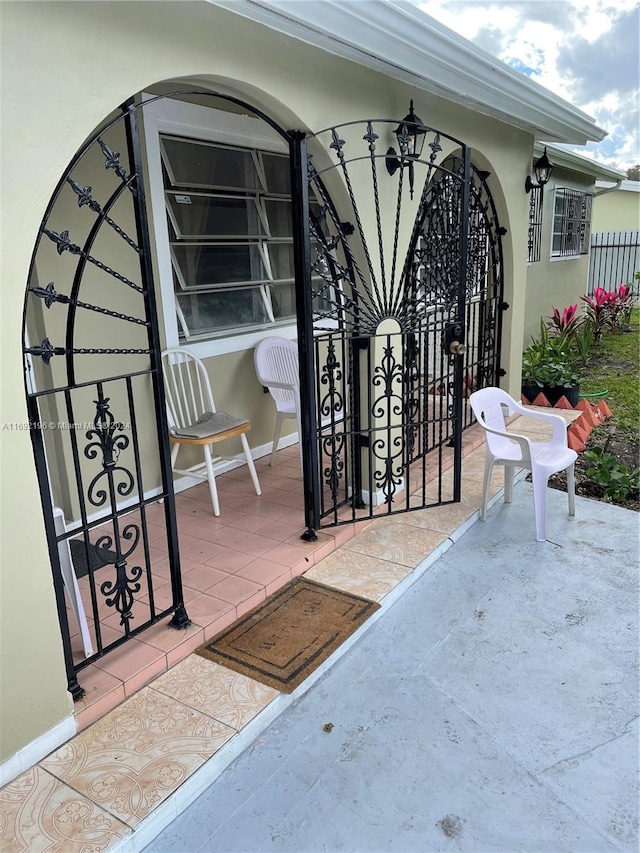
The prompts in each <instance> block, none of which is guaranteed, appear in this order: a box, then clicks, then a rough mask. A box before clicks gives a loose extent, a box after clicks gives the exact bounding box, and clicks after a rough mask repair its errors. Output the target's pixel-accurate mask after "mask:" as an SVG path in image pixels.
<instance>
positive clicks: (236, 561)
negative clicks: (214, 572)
mask: <svg viewBox="0 0 640 853" xmlns="http://www.w3.org/2000/svg"><path fill="white" fill-rule="evenodd" d="M255 559H256V558H255V555H254V554H248V553H246V552H245V551H236V550H231V549H230V548H227V549H226V550H225V551H224V552H223V553H221V554H217V555H216V556H215V557H213V559H211V560H207V562H206V564H205V565H207V566H212V567H213V568H215V569H219V570H220V571H221V572H225V573H227V574H232V575H234V574H236V573H237V572H238V571H239V570H240V569H242V568H244V567H245V566H247V565H248V564H249V563H251V562H253V560H255Z"/></svg>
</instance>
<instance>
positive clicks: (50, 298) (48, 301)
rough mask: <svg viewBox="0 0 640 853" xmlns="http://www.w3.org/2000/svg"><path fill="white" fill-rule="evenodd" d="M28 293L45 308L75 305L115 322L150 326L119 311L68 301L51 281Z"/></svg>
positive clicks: (77, 301) (146, 321) (146, 322)
mask: <svg viewBox="0 0 640 853" xmlns="http://www.w3.org/2000/svg"><path fill="white" fill-rule="evenodd" d="M29 292H30V293H33V295H34V296H39V297H40V299H42V300H44V304H45V307H46V308H51V306H52V305H53V304H54V303H55V302H59V303H61V304H62V305H75V306H76V307H78V308H85V309H86V310H87V311H95V312H96V314H103V315H105V316H107V317H115V318H116V319H117V320H125V321H126V322H127V323H137V324H139V325H140V326H149V325H150V324H149V321H148V320H141V319H140V318H139V317H130V316H129V315H128V314H121V313H120V312H119V311H111V310H110V309H108V308H102V307H100V306H99V305H92V304H91V303H89V302H81V301H80V300H79V299H69V297H68V296H66V295H65V294H64V293H58V292H57V290H56V289H55V285H54V283H53V282H52V281H50V282H49V284H48V285H47V286H46V287H30V288H29Z"/></svg>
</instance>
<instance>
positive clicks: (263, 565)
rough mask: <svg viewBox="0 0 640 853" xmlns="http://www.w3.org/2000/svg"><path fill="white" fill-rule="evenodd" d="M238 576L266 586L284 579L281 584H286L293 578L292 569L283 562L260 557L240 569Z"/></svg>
mask: <svg viewBox="0 0 640 853" xmlns="http://www.w3.org/2000/svg"><path fill="white" fill-rule="evenodd" d="M237 577H242V578H244V579H245V580H248V581H252V582H253V583H257V584H260V585H261V586H264V587H268V586H270V585H273V584H274V582H275V581H277V580H278V579H282V584H281V585H284V584H285V583H287V581H289V580H291V569H288V568H287V567H286V566H283V565H282V563H272V562H271V561H270V560H265V559H263V558H260V559H259V560H254V561H253V563H249V565H248V566H245V568H244V569H240V571H239V572H238V574H237Z"/></svg>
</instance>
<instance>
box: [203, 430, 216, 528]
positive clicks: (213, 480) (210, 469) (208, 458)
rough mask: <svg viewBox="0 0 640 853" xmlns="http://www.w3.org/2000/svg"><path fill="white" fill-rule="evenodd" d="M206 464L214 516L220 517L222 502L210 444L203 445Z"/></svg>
mask: <svg viewBox="0 0 640 853" xmlns="http://www.w3.org/2000/svg"><path fill="white" fill-rule="evenodd" d="M202 449H203V450H204V463H205V465H206V466H207V480H208V481H209V492H210V493H211V504H212V505H213V514H214V515H220V502H219V501H218V487H217V486H216V477H215V474H214V473H213V461H212V459H211V448H210V447H209V445H208V444H205V445H203V448H202Z"/></svg>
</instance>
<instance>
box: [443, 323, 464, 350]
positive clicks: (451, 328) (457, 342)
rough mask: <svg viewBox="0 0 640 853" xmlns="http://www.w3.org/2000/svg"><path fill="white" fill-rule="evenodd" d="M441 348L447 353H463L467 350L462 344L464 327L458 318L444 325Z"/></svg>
mask: <svg viewBox="0 0 640 853" xmlns="http://www.w3.org/2000/svg"><path fill="white" fill-rule="evenodd" d="M442 349H443V350H444V351H445V353H446V354H447V355H464V354H465V352H466V351H467V348H466V346H465V345H464V327H463V325H462V323H460V322H459V321H458V320H454V321H453V322H449V323H447V324H446V325H445V327H444V336H443V338H442Z"/></svg>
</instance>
